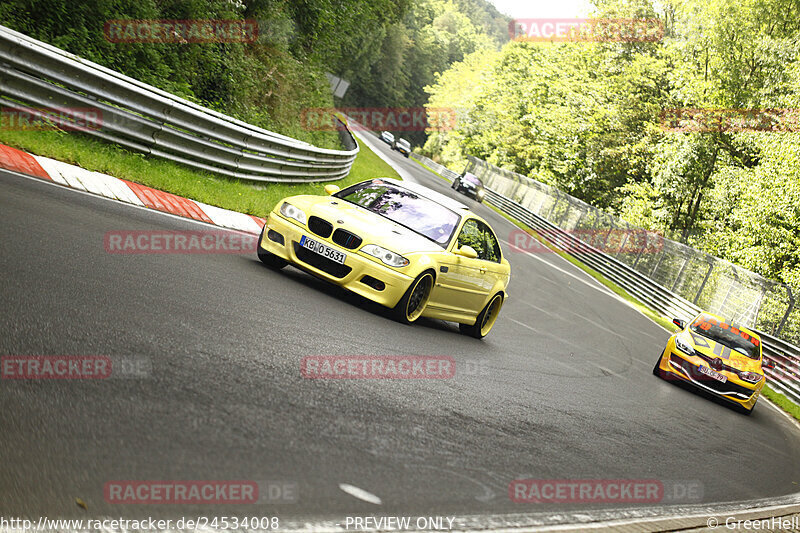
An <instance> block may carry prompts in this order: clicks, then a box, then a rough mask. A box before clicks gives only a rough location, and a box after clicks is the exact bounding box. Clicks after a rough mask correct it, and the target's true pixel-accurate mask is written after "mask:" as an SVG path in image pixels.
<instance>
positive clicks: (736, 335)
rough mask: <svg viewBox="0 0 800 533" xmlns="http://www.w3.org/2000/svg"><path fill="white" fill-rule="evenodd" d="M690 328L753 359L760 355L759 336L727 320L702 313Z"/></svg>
mask: <svg viewBox="0 0 800 533" xmlns="http://www.w3.org/2000/svg"><path fill="white" fill-rule="evenodd" d="M689 330H690V331H692V332H693V333H697V334H698V335H702V336H703V337H706V338H707V339H711V340H712V341H714V342H717V343H720V344H722V345H724V346H727V347H728V348H730V349H731V350H735V351H737V352H739V353H741V354H744V355H746V356H747V357H749V358H751V359H758V358H759V357H760V350H759V345H760V341H759V340H758V337H753V336H751V335H750V334H749V333H746V332H744V331H742V330H741V329H739V328H738V327H737V326H735V325H732V324H729V323H727V322H721V321H719V320H717V319H716V318H714V317H713V316H710V315H705V314H704V315H700V316H699V317H697V318H696V319H695V321H694V322H692V325H691V326H689Z"/></svg>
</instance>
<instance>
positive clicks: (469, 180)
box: [461, 174, 481, 185]
mask: <svg viewBox="0 0 800 533" xmlns="http://www.w3.org/2000/svg"><path fill="white" fill-rule="evenodd" d="M461 181H464V182H466V183H471V184H473V185H480V184H481V180H479V179H478V178H476V177H475V176H473V175H472V174H465V175H464V177H463V178H461Z"/></svg>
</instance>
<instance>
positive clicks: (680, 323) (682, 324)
mask: <svg viewBox="0 0 800 533" xmlns="http://www.w3.org/2000/svg"><path fill="white" fill-rule="evenodd" d="M672 323H673V324H675V325H676V326H678V327H679V328H681V329H683V328H685V327H686V322H685V321H683V320H681V319H680V318H673V319H672Z"/></svg>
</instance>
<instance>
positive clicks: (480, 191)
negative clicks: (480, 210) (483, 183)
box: [475, 189, 486, 198]
mask: <svg viewBox="0 0 800 533" xmlns="http://www.w3.org/2000/svg"><path fill="white" fill-rule="evenodd" d="M475 194H477V195H478V196H480V197H481V198H483V195H484V194H486V191H484V190H483V189H480V190H479V191H478V192H477V193H475Z"/></svg>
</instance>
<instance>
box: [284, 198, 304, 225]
mask: <svg viewBox="0 0 800 533" xmlns="http://www.w3.org/2000/svg"><path fill="white" fill-rule="evenodd" d="M281 215H283V216H285V217H286V218H291V219H292V220H296V221H298V222H299V223H301V224H305V223H306V222H307V221H308V218H307V217H306V214H305V213H303V212H302V211H301V210H300V209H297V208H296V207H295V206H293V205H292V204H290V203H289V202H283V205H282V206H281Z"/></svg>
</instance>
